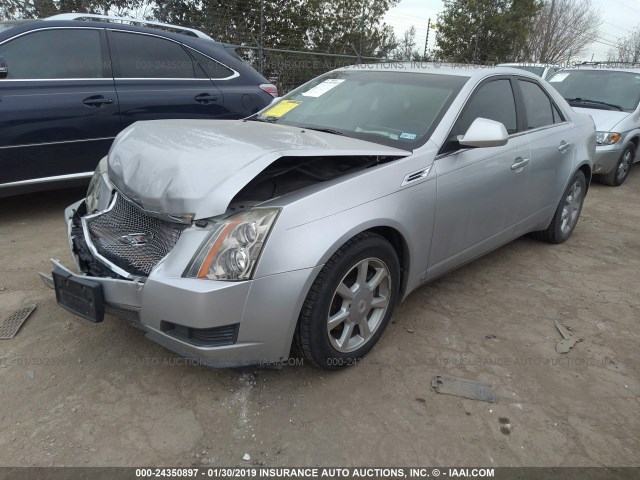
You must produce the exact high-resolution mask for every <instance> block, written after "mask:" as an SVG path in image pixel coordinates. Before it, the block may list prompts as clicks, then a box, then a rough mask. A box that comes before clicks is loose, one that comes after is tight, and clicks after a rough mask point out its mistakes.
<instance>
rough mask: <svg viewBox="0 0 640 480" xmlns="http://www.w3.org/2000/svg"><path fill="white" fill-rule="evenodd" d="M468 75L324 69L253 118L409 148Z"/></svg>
mask: <svg viewBox="0 0 640 480" xmlns="http://www.w3.org/2000/svg"><path fill="white" fill-rule="evenodd" d="M468 79H469V78H468V77H464V76H456V75H436V74H423V73H409V72H388V71H387V72H380V71H344V70H341V71H337V72H330V73H328V74H326V75H322V76H320V77H318V78H316V79H314V80H312V81H310V82H308V83H306V84H305V85H303V86H301V87H299V88H297V89H296V90H294V91H293V92H291V93H289V94H288V95H286V96H285V97H283V99H282V100H280V101H279V102H278V103H276V104H274V105H272V106H270V107H267V108H266V109H265V110H263V111H262V112H260V113H259V114H258V115H257V117H255V119H256V120H260V121H265V122H273V123H280V124H283V125H291V126H296V127H304V128H308V129H317V130H322V131H328V132H329V133H333V134H336V135H346V136H349V137H354V138H360V139H362V140H369V141H372V142H376V143H382V144H384V145H388V146H392V147H398V148H404V149H408V148H409V149H411V148H415V147H417V146H419V145H422V144H423V143H424V142H426V140H427V139H428V137H429V135H430V134H431V133H432V131H433V129H434V128H435V126H436V125H437V123H438V121H439V120H440V118H441V116H442V115H443V114H444V112H446V110H447V108H448V106H449V105H450V104H451V102H452V101H453V99H454V98H455V97H456V95H457V94H458V92H459V91H460V89H461V88H462V86H463V85H464V84H465V83H466V82H467V80H468Z"/></svg>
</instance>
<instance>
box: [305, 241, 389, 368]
mask: <svg viewBox="0 0 640 480" xmlns="http://www.w3.org/2000/svg"><path fill="white" fill-rule="evenodd" d="M399 283H400V264H399V261H398V256H397V255H396V252H395V250H394V248H393V247H392V246H391V244H390V243H389V242H388V241H387V240H385V239H384V238H383V237H381V236H379V235H376V234H373V233H361V234H359V235H357V236H356V237H354V238H352V239H351V240H349V241H348V242H347V243H345V244H344V245H343V246H342V247H341V248H340V249H339V250H338V251H337V252H336V253H335V254H334V255H333V256H332V257H331V258H330V259H329V261H328V262H327V263H326V264H325V266H324V267H323V268H322V270H321V271H320V273H319V274H318V277H317V278H316V281H315V282H314V283H313V285H312V286H311V289H310V290H309V293H308V295H307V298H306V300H305V302H304V305H303V307H302V311H301V313H300V318H299V320H298V325H297V328H296V332H295V335H294V339H293V341H294V347H295V348H296V350H298V351H299V352H300V353H301V354H302V355H304V357H305V358H306V359H307V360H309V361H310V362H311V363H312V364H313V365H315V366H317V367H321V368H325V369H328V370H338V369H340V368H344V367H347V366H349V365H353V364H355V363H357V361H358V360H359V359H361V358H362V357H363V356H364V355H365V354H366V353H367V352H368V351H369V350H371V348H372V347H373V346H374V345H375V344H376V342H377V341H378V339H379V338H380V336H381V335H382V332H383V331H384V329H385V327H386V326H387V324H388V323H389V320H390V319H391V314H392V312H393V309H394V307H395V304H396V301H397V297H398V287H399Z"/></svg>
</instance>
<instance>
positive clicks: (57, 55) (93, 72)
mask: <svg viewBox="0 0 640 480" xmlns="http://www.w3.org/2000/svg"><path fill="white" fill-rule="evenodd" d="M0 55H2V56H3V57H4V59H5V60H6V61H7V66H8V67H9V74H8V75H7V78H8V79H16V80H20V79H31V80H33V79H49V78H56V79H57V78H102V77H103V76H104V75H103V73H104V69H103V64H102V48H101V43H100V32H99V31H98V30H93V29H84V28H83V29H77V30H75V29H68V28H66V29H59V30H38V31H35V32H32V33H28V34H26V35H22V36H20V37H17V38H15V39H14V40H10V41H9V42H7V43H4V44H3V45H0Z"/></svg>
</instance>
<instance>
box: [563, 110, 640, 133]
mask: <svg viewBox="0 0 640 480" xmlns="http://www.w3.org/2000/svg"><path fill="white" fill-rule="evenodd" d="M573 109H574V110H575V111H576V112H579V113H586V114H587V115H591V118H593V123H595V124H596V130H597V131H598V132H609V131H611V130H613V128H614V127H615V126H616V125H617V124H618V123H620V122H621V121H622V120H624V119H625V118H627V117H628V116H629V115H630V113H629V112H619V111H617V110H600V109H598V108H579V107H573Z"/></svg>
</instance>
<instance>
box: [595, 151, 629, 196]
mask: <svg viewBox="0 0 640 480" xmlns="http://www.w3.org/2000/svg"><path fill="white" fill-rule="evenodd" d="M635 158H636V147H635V146H634V145H633V144H629V145H627V146H626V147H625V148H624V150H623V151H622V155H620V159H619V160H618V163H616V166H615V168H614V169H613V170H611V171H610V172H609V173H606V174H603V175H598V176H597V179H598V181H599V182H600V183H602V184H604V185H608V186H610V187H619V186H620V185H622V184H623V183H624V181H625V180H626V179H627V177H628V176H629V170H631V165H633V161H634V160H635Z"/></svg>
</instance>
